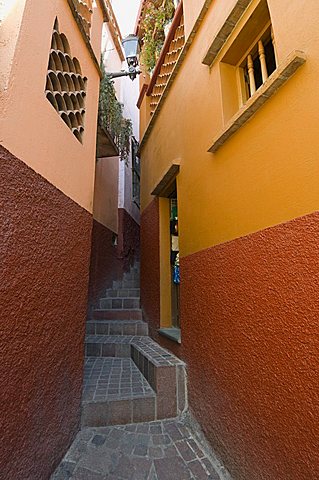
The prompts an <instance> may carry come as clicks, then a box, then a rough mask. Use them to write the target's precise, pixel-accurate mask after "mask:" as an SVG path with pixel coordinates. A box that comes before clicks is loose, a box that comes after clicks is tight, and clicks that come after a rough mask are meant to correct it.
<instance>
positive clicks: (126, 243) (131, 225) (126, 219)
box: [89, 208, 140, 308]
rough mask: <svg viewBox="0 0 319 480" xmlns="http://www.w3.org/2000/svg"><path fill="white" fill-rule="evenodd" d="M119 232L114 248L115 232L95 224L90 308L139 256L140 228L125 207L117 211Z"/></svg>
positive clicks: (95, 222)
mask: <svg viewBox="0 0 319 480" xmlns="http://www.w3.org/2000/svg"><path fill="white" fill-rule="evenodd" d="M118 218H119V232H118V238H117V241H118V243H117V245H116V246H113V244H112V238H113V236H114V233H113V232H112V231H111V230H110V229H108V228H107V227H106V226H105V225H102V224H101V223H99V222H98V221H96V220H94V221H93V230H92V249H91V261H90V282H89V307H90V308H92V307H94V306H96V305H97V302H98V300H99V299H100V298H101V297H103V294H104V293H105V290H106V289H107V288H111V286H112V283H113V280H118V279H121V278H122V276H123V273H124V272H126V271H128V270H129V269H130V266H131V265H133V264H134V261H135V260H137V259H139V257H140V226H139V225H138V224H137V223H136V222H135V220H134V219H133V218H132V217H131V216H130V215H129V214H128V212H127V211H126V210H124V208H119V209H118Z"/></svg>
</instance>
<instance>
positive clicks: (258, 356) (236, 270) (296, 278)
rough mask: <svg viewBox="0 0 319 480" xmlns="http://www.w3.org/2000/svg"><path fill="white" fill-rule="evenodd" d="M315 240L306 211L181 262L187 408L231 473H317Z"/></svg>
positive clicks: (307, 478)
mask: <svg viewBox="0 0 319 480" xmlns="http://www.w3.org/2000/svg"><path fill="white" fill-rule="evenodd" d="M153 234H154V232H153ZM318 238H319V213H313V214H310V215H307V216H304V217H301V218H298V219H295V220H292V221H290V222H288V223H285V224H281V225H278V226H276V227H272V228H268V229H265V230H263V231H260V232H258V233H255V234H251V235H249V236H246V237H242V238H240V239H237V240H233V241H231V242H228V243H224V244H222V245H219V246H215V247H212V248H209V249H207V250H203V251H201V252H198V253H195V254H192V255H190V256H187V257H184V258H182V259H181V279H182V281H181V297H182V301H181V308H182V312H181V317H182V339H183V344H182V356H183V358H184V359H185V360H186V361H187V364H188V375H189V399H190V405H191V407H192V409H193V410H194V412H195V415H196V417H197V419H198V420H199V422H200V423H201V425H202V426H203V428H204V431H205V433H206V435H207V437H208V439H209V440H210V441H211V443H212V445H213V446H214V448H216V450H217V451H218V452H219V454H220V455H221V457H222V459H223V460H224V462H225V463H226V465H227V466H228V467H229V469H230V471H231V473H232V474H233V477H234V478H236V480H318V478H319V454H318V439H319V423H318V418H319V377H318V372H319V357H318V348H319V324H318V311H319V270H318V259H319V244H318Z"/></svg>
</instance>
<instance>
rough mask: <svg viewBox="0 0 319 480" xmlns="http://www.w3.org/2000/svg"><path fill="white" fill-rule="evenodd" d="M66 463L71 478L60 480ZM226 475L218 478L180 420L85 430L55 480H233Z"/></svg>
mask: <svg viewBox="0 0 319 480" xmlns="http://www.w3.org/2000/svg"><path fill="white" fill-rule="evenodd" d="M161 432H162V433H161ZM168 432H169V433H168ZM182 432H183V433H182ZM181 435H182V438H180V436H181ZM172 437H178V439H177V440H176V439H175V440H173V438H172ZM190 452H191V453H190ZM191 457H192V459H191V460H189V459H190V458H191ZM65 462H69V463H72V468H71V470H70V471H69V473H67V475H71V476H69V478H67V477H66V478H63V477H62V478H58V477H57V476H56V475H58V474H59V472H61V471H62V472H63V467H62V466H63V464H64V463H65ZM72 470H73V473H72ZM65 471H66V472H68V470H65ZM222 471H224V472H225V470H223V469H222V468H220V471H219V473H220V475H219V473H218V472H217V471H216V470H215V468H214V466H213V464H212V463H211V462H210V460H209V458H208V457H207V455H206V453H205V451H204V449H203V448H202V446H201V444H199V443H198V440H197V439H196V440H195V436H194V434H193V433H192V432H191V430H190V429H189V428H187V427H186V426H185V425H184V423H183V422H182V421H181V420H178V419H177V420H176V419H175V420H169V421H168V420H164V421H156V422H150V423H147V422H146V423H140V424H135V425H134V424H127V425H123V426H120V425H117V426H113V427H112V426H109V427H102V428H85V429H83V430H82V431H81V432H79V434H78V435H77V437H76V439H75V441H74V443H73V445H72V446H71V448H70V450H69V452H68V454H67V455H66V457H65V459H64V460H63V462H62V463H61V465H60V466H59V468H58V469H57V470H56V472H55V476H52V477H51V480H76V479H78V478H79V479H82V478H85V479H86V480H96V479H98V480H100V478H103V480H143V479H144V480H151V479H153V480H205V479H206V480H225V479H226V478H227V479H230V477H229V476H226V475H224V473H223V472H222ZM77 475H78V476H77ZM80 475H82V476H80ZM83 475H86V476H84V477H83Z"/></svg>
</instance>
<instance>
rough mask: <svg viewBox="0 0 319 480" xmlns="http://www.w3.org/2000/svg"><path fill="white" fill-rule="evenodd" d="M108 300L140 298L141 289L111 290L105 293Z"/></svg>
mask: <svg viewBox="0 0 319 480" xmlns="http://www.w3.org/2000/svg"><path fill="white" fill-rule="evenodd" d="M105 297H106V298H116V297H120V298H139V297H140V289H139V288H126V289H113V288H109V289H108V290H106V292H105Z"/></svg>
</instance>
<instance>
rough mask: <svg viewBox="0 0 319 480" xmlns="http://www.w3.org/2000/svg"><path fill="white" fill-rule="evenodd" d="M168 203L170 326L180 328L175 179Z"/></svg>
mask: <svg viewBox="0 0 319 480" xmlns="http://www.w3.org/2000/svg"><path fill="white" fill-rule="evenodd" d="M169 205H170V226H169V227H170V228H169V232H170V266H171V268H170V271H171V275H170V278H171V315H172V327H175V328H180V270H179V230H178V203H177V188H176V181H175V182H174V185H173V191H172V193H171V195H170V196H169Z"/></svg>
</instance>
